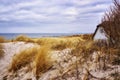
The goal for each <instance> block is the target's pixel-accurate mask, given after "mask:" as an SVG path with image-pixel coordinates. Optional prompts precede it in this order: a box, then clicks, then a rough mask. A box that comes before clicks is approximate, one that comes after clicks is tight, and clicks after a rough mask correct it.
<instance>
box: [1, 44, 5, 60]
mask: <svg viewBox="0 0 120 80" xmlns="http://www.w3.org/2000/svg"><path fill="white" fill-rule="evenodd" d="M3 56H4V50H3V45H2V44H0V58H2V57H3Z"/></svg>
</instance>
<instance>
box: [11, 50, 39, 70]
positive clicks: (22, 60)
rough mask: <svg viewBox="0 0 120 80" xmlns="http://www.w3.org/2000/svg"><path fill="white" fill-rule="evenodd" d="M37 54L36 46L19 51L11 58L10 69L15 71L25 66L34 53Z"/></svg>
mask: <svg viewBox="0 0 120 80" xmlns="http://www.w3.org/2000/svg"><path fill="white" fill-rule="evenodd" d="M36 54H37V49H36V48H31V49H27V50H24V51H21V52H19V53H18V54H16V55H15V56H14V57H13V58H12V62H11V66H10V69H9V70H10V71H12V70H13V71H17V70H18V69H20V68H21V67H24V66H26V65H27V64H29V63H30V62H32V61H33V60H34V57H35V55H36Z"/></svg>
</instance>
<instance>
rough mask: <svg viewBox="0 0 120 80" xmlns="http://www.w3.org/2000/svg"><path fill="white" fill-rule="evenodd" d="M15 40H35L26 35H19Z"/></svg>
mask: <svg viewBox="0 0 120 80" xmlns="http://www.w3.org/2000/svg"><path fill="white" fill-rule="evenodd" d="M13 41H24V42H34V41H33V40H32V39H31V38H29V37H27V36H25V35H19V36H17V37H16V39H15V40H13Z"/></svg>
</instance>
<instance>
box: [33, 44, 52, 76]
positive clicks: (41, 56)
mask: <svg viewBox="0 0 120 80" xmlns="http://www.w3.org/2000/svg"><path fill="white" fill-rule="evenodd" d="M50 51H51V50H50V48H49V47H48V46H42V47H41V48H40V49H39V51H38V54H37V55H36V57H35V60H34V64H35V74H36V77H38V76H39V75H40V73H44V72H46V71H47V70H48V69H49V68H50V67H51V66H52V62H53V61H52V59H51V52H50Z"/></svg>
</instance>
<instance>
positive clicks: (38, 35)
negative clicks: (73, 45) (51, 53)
mask: <svg viewBox="0 0 120 80" xmlns="http://www.w3.org/2000/svg"><path fill="white" fill-rule="evenodd" d="M82 34H91V33H0V36H2V37H4V38H5V39H7V40H10V39H14V38H16V37H17V36H19V35H24V36H27V37H30V38H42V37H73V36H74V37H75V36H78V35H82Z"/></svg>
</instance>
